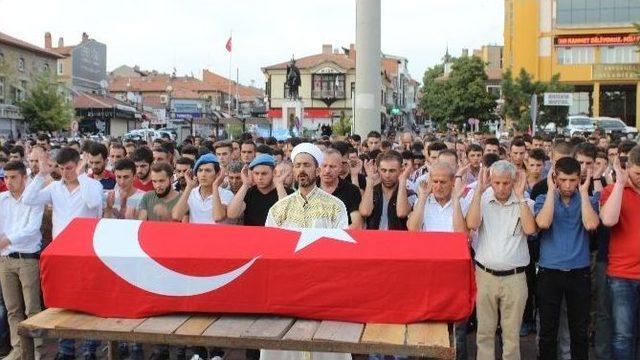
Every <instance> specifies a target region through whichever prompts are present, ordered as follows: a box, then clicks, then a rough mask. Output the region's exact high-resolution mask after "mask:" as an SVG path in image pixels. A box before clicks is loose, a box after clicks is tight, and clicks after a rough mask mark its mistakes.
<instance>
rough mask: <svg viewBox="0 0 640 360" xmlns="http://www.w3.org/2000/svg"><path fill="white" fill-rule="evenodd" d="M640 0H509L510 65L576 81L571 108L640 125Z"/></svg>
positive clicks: (543, 78)
mask: <svg viewBox="0 0 640 360" xmlns="http://www.w3.org/2000/svg"><path fill="white" fill-rule="evenodd" d="M638 22H640V0H625V1H611V0H582V1H575V0H574V1H572V0H505V25H504V56H503V62H504V67H505V69H506V68H510V69H511V70H512V71H513V72H514V74H517V73H518V72H519V71H520V69H525V70H526V71H527V72H529V73H530V74H532V75H533V77H534V79H536V80H540V81H549V80H550V79H551V77H552V76H553V75H554V74H560V81H561V82H562V83H564V84H568V85H571V86H573V88H574V90H573V104H572V106H570V108H569V114H570V115H574V114H586V115H589V116H594V117H598V116H609V117H616V118H620V119H622V120H623V121H624V122H625V123H626V124H627V125H629V126H636V127H640V112H639V111H638V108H639V107H640V64H639V60H640V59H639V57H638V55H639V54H638V42H639V41H640V36H639V35H638V31H637V29H636V28H635V27H634V25H633V24H634V23H638Z"/></svg>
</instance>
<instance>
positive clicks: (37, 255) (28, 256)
mask: <svg viewBox="0 0 640 360" xmlns="http://www.w3.org/2000/svg"><path fill="white" fill-rule="evenodd" d="M6 256H7V257H9V258H12V259H40V252H39V251H38V252H37V253H11V254H8V255H6Z"/></svg>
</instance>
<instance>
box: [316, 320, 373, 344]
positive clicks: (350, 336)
mask: <svg viewBox="0 0 640 360" xmlns="http://www.w3.org/2000/svg"><path fill="white" fill-rule="evenodd" d="M363 328H364V325H363V324H358V323H348V322H342V321H323V322H322V323H320V327H318V331H317V332H316V334H315V335H314V336H313V340H320V341H341V342H352V343H357V342H359V341H360V335H362V329H363Z"/></svg>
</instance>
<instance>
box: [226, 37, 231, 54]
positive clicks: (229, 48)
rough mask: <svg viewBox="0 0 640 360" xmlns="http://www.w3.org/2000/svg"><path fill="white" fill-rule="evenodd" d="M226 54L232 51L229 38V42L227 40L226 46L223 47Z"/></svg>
mask: <svg viewBox="0 0 640 360" xmlns="http://www.w3.org/2000/svg"><path fill="white" fill-rule="evenodd" d="M224 47H225V48H226V49H227V51H228V52H231V49H232V43H231V36H229V40H227V44H226V45H225V46H224Z"/></svg>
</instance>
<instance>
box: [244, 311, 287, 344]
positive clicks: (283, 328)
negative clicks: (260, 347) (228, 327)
mask: <svg viewBox="0 0 640 360" xmlns="http://www.w3.org/2000/svg"><path fill="white" fill-rule="evenodd" d="M293 322H294V319H292V318H285V317H277V316H265V317H260V318H259V319H258V320H256V321H255V322H254V323H253V324H251V326H249V328H248V329H247V330H245V331H244V333H243V335H242V336H246V337H250V338H262V339H280V338H282V336H283V335H284V334H286V333H287V330H289V328H290V327H291V325H292V324H293Z"/></svg>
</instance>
